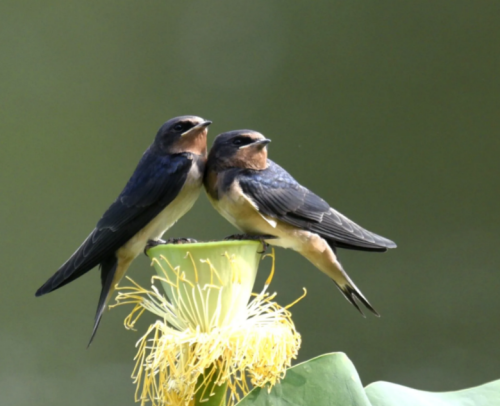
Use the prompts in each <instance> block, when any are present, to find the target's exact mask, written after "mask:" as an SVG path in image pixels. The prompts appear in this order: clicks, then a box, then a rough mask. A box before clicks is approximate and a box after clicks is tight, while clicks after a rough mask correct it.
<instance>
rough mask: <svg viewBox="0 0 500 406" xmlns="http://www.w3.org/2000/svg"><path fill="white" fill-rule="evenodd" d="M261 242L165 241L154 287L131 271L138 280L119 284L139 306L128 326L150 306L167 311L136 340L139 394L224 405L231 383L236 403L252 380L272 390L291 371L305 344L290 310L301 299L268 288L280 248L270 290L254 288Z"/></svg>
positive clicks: (165, 401)
mask: <svg viewBox="0 0 500 406" xmlns="http://www.w3.org/2000/svg"><path fill="white" fill-rule="evenodd" d="M260 248H261V244H260V243H259V242H255V241H224V242H216V243H203V244H198V243H197V244H185V245H163V246H158V247H155V248H152V249H151V250H150V251H149V255H151V256H152V257H153V265H154V266H155V268H156V270H157V272H158V274H159V275H158V276H154V277H153V278H152V283H153V286H152V288H151V290H146V289H144V288H142V287H140V286H139V285H137V284H136V283H135V282H133V281H132V280H131V279H130V278H128V279H129V280H130V281H131V282H132V283H133V286H129V287H119V288H118V291H119V293H118V296H117V298H116V301H117V305H120V304H134V305H135V307H134V309H133V310H132V312H131V313H130V315H129V316H128V317H127V318H126V319H125V326H126V327H127V328H128V329H133V328H134V325H135V322H136V321H137V319H138V318H139V317H140V315H141V314H143V312H144V311H145V310H147V311H149V312H152V313H154V314H156V315H157V316H159V317H160V319H159V320H157V321H156V322H155V323H154V324H152V325H151V326H150V327H149V328H148V330H147V332H146V334H144V336H143V337H142V338H141V339H140V340H139V341H138V343H137V346H138V353H137V356H136V366H135V369H134V372H133V374H132V377H133V378H134V379H135V383H136V384H137V390H136V401H138V402H141V404H142V405H144V404H145V403H146V402H148V401H150V402H151V403H152V405H154V406H157V405H158V406H160V405H161V406H163V405H192V404H197V403H201V402H206V401H209V402H210V403H208V404H209V405H212V404H217V405H219V404H225V403H224V402H225V398H226V388H227V391H228V393H229V395H230V396H229V405H233V404H234V403H235V402H236V401H238V400H239V399H240V397H241V396H242V395H245V394H246V393H247V392H248V391H249V389H250V388H249V385H248V382H249V381H250V382H251V384H252V385H254V386H259V387H263V386H266V385H267V387H268V389H269V390H270V388H271V387H272V386H273V385H275V384H276V383H277V382H279V380H280V379H281V378H283V377H284V375H285V370H286V368H287V367H289V366H290V365H291V360H292V359H294V358H296V356H297V353H298V350H299V347H300V343H301V339H300V335H299V333H297V331H296V330H295V326H294V324H293V322H292V320H291V314H290V312H289V311H288V308H289V307H290V306H291V305H293V304H294V303H296V302H294V303H292V304H291V305H289V306H286V307H281V306H280V305H278V304H277V303H276V302H274V301H273V299H274V298H275V296H276V293H274V294H269V293H268V292H267V289H268V287H269V283H270V282H271V280H272V276H273V274H274V260H275V256H274V251H273V252H272V254H269V255H268V256H270V257H272V260H273V262H272V268H271V274H270V276H269V278H268V280H267V282H266V284H265V285H264V288H263V290H262V291H261V292H260V293H259V294H252V288H253V285H254V282H255V277H256V274H257V268H258V264H259V262H260V259H261V257H262V255H261V254H260V253H258V251H259V249H260ZM155 281H159V282H161V285H163V288H164V291H165V296H164V295H163V294H162V293H161V292H160V291H159V289H158V288H157V287H156V286H155V285H154V282H155ZM252 296H253V297H252ZM250 299H251V300H250ZM299 300H300V299H299ZM115 306H116V305H115Z"/></svg>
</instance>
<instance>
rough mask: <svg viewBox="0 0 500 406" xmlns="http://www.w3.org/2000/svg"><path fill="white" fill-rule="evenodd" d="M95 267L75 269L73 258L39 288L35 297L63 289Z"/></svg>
mask: <svg viewBox="0 0 500 406" xmlns="http://www.w3.org/2000/svg"><path fill="white" fill-rule="evenodd" d="M94 266H95V265H94V264H92V266H90V267H89V266H86V267H82V268H75V266H74V264H73V261H72V258H70V260H69V261H67V262H66V263H65V264H64V265H63V266H61V268H59V270H58V271H57V272H56V273H55V274H54V275H52V276H51V277H50V278H49V279H48V280H47V281H46V282H45V283H44V284H43V285H42V286H40V287H39V288H38V290H37V291H36V293H35V296H37V297H39V296H42V295H45V294H47V293H50V292H53V291H54V290H57V289H59V288H62V287H63V286H64V285H66V284H68V283H70V282H72V281H74V280H75V279H77V278H79V277H80V276H82V275H84V274H86V273H87V272H88V271H90V270H91V269H92V268H93V267H94Z"/></svg>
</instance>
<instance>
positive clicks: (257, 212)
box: [203, 130, 396, 316]
mask: <svg viewBox="0 0 500 406" xmlns="http://www.w3.org/2000/svg"><path fill="white" fill-rule="evenodd" d="M270 142H271V140H269V139H267V138H265V137H264V136H263V135H262V134H260V133H258V132H256V131H252V130H236V131H230V132H226V133H223V134H220V135H218V136H217V137H216V139H215V141H214V144H213V146H212V148H211V150H210V153H209V154H208V160H207V167H206V170H205V176H204V181H203V182H204V186H205V189H206V192H207V196H208V199H209V200H210V202H211V203H212V205H213V206H214V208H215V209H216V210H217V211H218V212H219V213H220V214H221V215H222V216H223V217H224V218H226V220H228V221H229V222H230V223H231V224H233V225H234V226H235V227H236V228H238V229H239V230H241V231H243V232H244V233H245V234H247V235H250V236H262V239H263V240H264V241H265V242H266V243H267V244H270V245H274V246H278V247H282V248H291V249H293V250H295V251H297V252H298V253H299V254H301V255H302V256H304V257H305V258H306V259H308V260H309V261H310V262H311V263H312V264H313V265H314V266H316V267H317V268H318V269H319V270H320V271H322V272H324V273H325V274H326V275H328V276H329V277H330V278H331V279H333V281H334V282H335V284H336V285H337V287H338V288H339V290H340V291H341V292H342V294H343V295H344V296H345V298H346V299H347V300H348V301H349V302H350V303H351V304H352V305H354V307H356V309H358V311H359V312H360V313H361V314H362V315H363V316H364V314H363V311H362V310H361V308H360V306H359V305H358V301H359V302H360V303H362V304H363V305H364V306H366V308H367V309H369V310H370V311H371V312H373V313H374V314H375V315H377V316H379V314H378V313H377V311H376V310H375V309H374V308H373V306H372V305H371V304H370V303H369V302H368V300H367V299H366V298H365V297H364V296H363V294H362V293H361V291H360V290H359V289H358V288H357V287H356V285H355V284H354V282H353V281H352V279H351V278H350V277H349V276H348V275H347V273H346V272H345V271H344V269H343V267H342V265H341V263H340V261H339V260H338V258H337V248H346V249H351V250H360V251H374V252H384V251H386V250H387V249H388V248H396V244H395V243H394V242H392V241H390V240H388V239H387V238H384V237H381V236H379V235H377V234H374V233H372V232H370V231H368V230H365V229H364V228H362V227H360V226H359V225H357V224H356V223H354V222H353V221H351V220H349V219H348V218H347V217H345V216H344V215H342V214H341V213H339V212H338V211H336V210H335V209H333V208H332V207H330V205H329V204H328V203H327V202H326V201H324V200H323V199H322V198H320V197H319V196H317V195H315V194H314V193H313V192H311V191H310V190H308V189H307V188H305V187H304V186H302V185H300V184H299V183H298V182H297V181H296V180H295V179H294V178H293V177H292V176H291V175H290V174H289V173H288V172H287V171H286V170H284V169H283V168H282V167H280V166H279V165H277V164H276V163H274V162H273V161H271V160H270V159H268V158H267V145H268V144H269V143H270ZM270 236H273V237H274V238H269V237H270ZM268 238H269V239H268Z"/></svg>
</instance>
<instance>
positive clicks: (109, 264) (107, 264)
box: [87, 255, 118, 347]
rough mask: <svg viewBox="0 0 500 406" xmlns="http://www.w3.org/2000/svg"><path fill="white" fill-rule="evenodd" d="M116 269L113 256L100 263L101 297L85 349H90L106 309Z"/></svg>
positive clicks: (115, 261)
mask: <svg viewBox="0 0 500 406" xmlns="http://www.w3.org/2000/svg"><path fill="white" fill-rule="evenodd" d="M117 267H118V260H117V258H116V256H115V255H113V256H112V257H110V258H108V259H106V260H105V261H103V262H101V284H102V289H101V295H100V296H99V302H98V304H97V310H96V313H95V319H94V328H93V330H92V335H91V336H90V340H89V343H88V346H87V347H90V344H92V341H93V340H94V337H95V334H96V333H97V329H98V327H99V324H100V322H101V318H102V315H103V313H104V310H105V309H106V304H107V302H108V298H109V293H110V291H111V288H112V285H113V279H114V276H115V273H116V269H117Z"/></svg>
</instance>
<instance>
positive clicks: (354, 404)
mask: <svg viewBox="0 0 500 406" xmlns="http://www.w3.org/2000/svg"><path fill="white" fill-rule="evenodd" d="M251 405H252V406H500V380H499V381H495V382H490V383H487V384H484V385H481V386H477V387H475V388H470V389H464V390H460V391H456V392H441V393H438V392H424V391H420V390H416V389H411V388H407V387H405V386H401V385H396V384H394V383H389V382H375V383H372V384H370V385H368V386H367V387H366V389H363V386H362V385H361V381H360V380H359V376H358V373H357V372H356V369H355V368H354V365H353V364H352V362H351V361H350V360H349V358H347V356H346V355H345V354H344V353H334V354H326V355H322V356H320V357H317V358H314V359H312V360H309V361H306V362H304V363H302V364H299V365H297V366H294V367H292V368H290V369H289V370H288V371H287V374H286V377H285V378H284V379H283V380H282V381H281V383H280V384H278V385H276V386H275V387H274V388H273V389H272V390H271V392H270V393H268V392H267V390H266V388H255V389H254V390H252V391H251V392H250V393H249V394H248V395H247V396H246V397H245V398H244V399H243V400H242V401H241V402H239V403H238V406H251Z"/></svg>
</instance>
